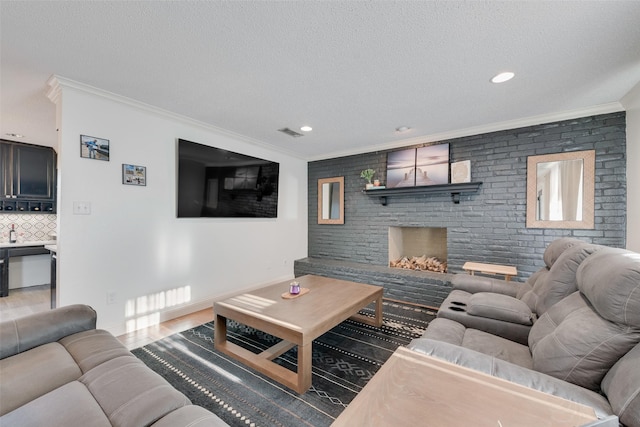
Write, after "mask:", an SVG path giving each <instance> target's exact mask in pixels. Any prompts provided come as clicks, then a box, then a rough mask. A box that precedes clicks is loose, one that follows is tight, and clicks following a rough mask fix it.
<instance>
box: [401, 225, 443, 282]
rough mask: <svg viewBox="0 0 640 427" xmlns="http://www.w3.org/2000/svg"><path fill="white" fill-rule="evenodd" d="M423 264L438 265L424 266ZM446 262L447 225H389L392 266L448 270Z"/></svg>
mask: <svg viewBox="0 0 640 427" xmlns="http://www.w3.org/2000/svg"><path fill="white" fill-rule="evenodd" d="M405 259H406V260H405ZM416 259H417V260H416ZM412 261H413V262H412ZM416 262H417V264H419V265H416ZM423 264H430V265H436V266H438V267H434V268H422V267H421V265H423ZM446 264H447V229H446V227H444V228H443V227H389V265H390V266H392V267H400V268H411V269H416V270H431V271H440V272H446Z"/></svg>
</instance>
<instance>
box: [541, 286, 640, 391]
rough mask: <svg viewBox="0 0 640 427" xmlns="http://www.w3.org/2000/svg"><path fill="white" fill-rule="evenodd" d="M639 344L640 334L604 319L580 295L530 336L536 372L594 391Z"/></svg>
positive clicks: (551, 311) (557, 307) (566, 301)
mask: <svg viewBox="0 0 640 427" xmlns="http://www.w3.org/2000/svg"><path fill="white" fill-rule="evenodd" d="M638 341H640V330H634V329H633V328H630V327H629V326H626V325H621V324H617V323H613V322H609V321H608V320H606V319H603V318H602V317H600V316H599V315H598V313H596V312H595V311H594V310H593V308H592V307H591V306H590V304H589V302H588V301H587V300H586V298H584V297H583V296H582V295H581V294H580V292H575V293H573V294H571V295H570V296H568V297H567V298H565V299H563V300H562V301H560V302H559V303H557V304H556V305H554V306H553V307H551V308H550V309H549V311H547V312H546V313H545V314H544V315H543V316H542V317H540V318H539V319H538V321H537V322H536V323H535V324H534V325H533V327H532V328H531V332H530V333H529V347H530V348H531V352H532V355H533V368H534V369H535V370H536V371H539V372H544V373H546V374H549V375H552V376H554V377H556V378H560V379H563V380H565V381H569V382H571V383H573V384H577V385H580V386H582V387H585V388H588V389H590V390H595V391H598V390H599V389H600V382H601V381H602V378H603V377H604V375H605V374H606V373H607V371H608V370H609V369H610V368H611V367H612V366H613V365H614V363H615V362H616V361H617V360H618V359H619V358H620V357H622V356H623V355H624V354H625V353H627V351H629V350H630V349H631V348H632V347H633V346H634V345H635V344H636V343H637V342H638Z"/></svg>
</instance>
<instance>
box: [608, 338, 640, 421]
mask: <svg viewBox="0 0 640 427" xmlns="http://www.w3.org/2000/svg"><path fill="white" fill-rule="evenodd" d="M638 367H640V344H637V345H636V346H635V347H634V348H632V349H631V351H629V352H628V353H627V354H625V355H624V357H622V358H621V359H620V360H618V361H617V362H616V364H615V365H613V368H611V369H610V370H609V372H607V375H605V376H604V379H603V380H602V391H603V392H604V393H605V394H606V395H607V398H608V399H609V403H611V407H612V408H613V410H614V411H615V413H616V414H618V418H620V422H621V423H622V424H623V425H626V426H640V369H638Z"/></svg>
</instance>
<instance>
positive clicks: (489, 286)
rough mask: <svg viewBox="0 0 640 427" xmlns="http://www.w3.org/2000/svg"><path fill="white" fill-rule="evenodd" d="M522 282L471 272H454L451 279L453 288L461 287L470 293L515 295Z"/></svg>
mask: <svg viewBox="0 0 640 427" xmlns="http://www.w3.org/2000/svg"><path fill="white" fill-rule="evenodd" d="M521 285H522V284H521V283H520V282H506V281H504V280H499V279H493V278H491V277H483V276H472V275H470V274H461V273H459V274H454V275H453V279H451V286H452V287H453V289H460V290H463V291H466V292H469V293H470V294H475V293H478V292H493V293H496V294H503V295H508V296H511V297H514V298H515V296H516V295H517V294H518V290H519V289H520V286H521Z"/></svg>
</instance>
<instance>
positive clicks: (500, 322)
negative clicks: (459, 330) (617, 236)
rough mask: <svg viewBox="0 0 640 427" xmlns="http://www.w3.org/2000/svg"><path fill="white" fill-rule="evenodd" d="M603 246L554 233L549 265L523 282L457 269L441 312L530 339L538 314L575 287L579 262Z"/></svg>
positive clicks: (488, 329) (512, 337)
mask: <svg viewBox="0 0 640 427" xmlns="http://www.w3.org/2000/svg"><path fill="white" fill-rule="evenodd" d="M603 247H604V246H600V245H593V244H588V243H586V242H583V241H581V240H578V239H574V238H570V237H564V238H560V239H556V240H554V241H553V242H551V243H550V244H549V245H548V247H547V248H546V249H545V251H544V254H543V260H544V263H545V266H544V267H542V268H541V269H540V270H538V271H537V272H535V273H534V274H533V275H531V277H529V279H527V281H526V282H524V283H519V282H505V281H504V280H498V279H493V278H488V277H482V276H470V275H467V274H456V275H454V277H453V279H452V281H451V284H452V287H453V291H452V292H451V293H450V294H449V295H448V296H447V298H446V299H445V300H444V302H443V303H442V305H441V306H440V309H439V310H438V317H444V318H447V319H451V320H455V321H456V322H458V323H461V324H463V325H465V326H466V327H469V328H474V329H479V330H482V331H485V332H489V333H491V334H494V335H499V336H501V337H504V338H507V339H509V340H512V341H516V342H519V343H521V344H526V343H527V340H528V337H529V331H530V330H531V326H533V323H534V322H535V321H536V319H537V318H538V317H539V316H542V315H543V314H544V313H545V312H546V311H547V310H548V309H549V308H550V307H551V306H553V305H554V304H555V303H557V302H558V301H560V300H561V299H562V298H564V297H566V296H567V295H569V294H571V293H573V292H575V291H576V290H577V284H576V271H577V270H578V267H579V266H580V263H581V262H582V261H583V260H584V259H585V258H586V257H587V256H589V255H591V254H592V253H594V252H596V251H597V250H599V249H601V248H603Z"/></svg>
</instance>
